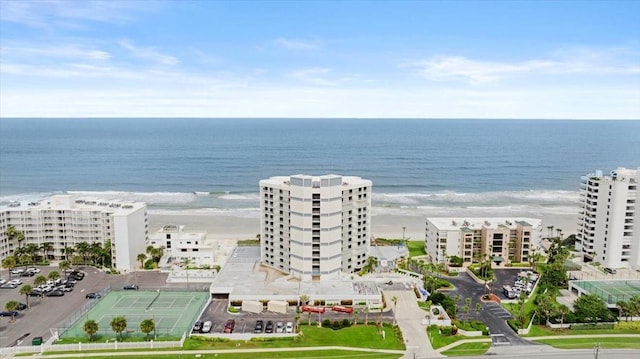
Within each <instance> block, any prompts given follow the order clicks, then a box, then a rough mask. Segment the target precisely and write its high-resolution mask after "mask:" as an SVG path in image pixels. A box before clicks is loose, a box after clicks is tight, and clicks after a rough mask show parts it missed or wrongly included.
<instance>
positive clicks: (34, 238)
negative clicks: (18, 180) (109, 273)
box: [0, 195, 147, 271]
mask: <svg viewBox="0 0 640 359" xmlns="http://www.w3.org/2000/svg"><path fill="white" fill-rule="evenodd" d="M9 226H13V227H14V228H15V229H17V230H18V231H21V232H22V233H23V234H24V240H23V241H22V243H17V241H16V240H12V239H10V238H9V237H8V236H7V234H6V231H7V228H8V227H9ZM146 239H147V205H146V204H145V203H142V202H125V201H113V200H100V199H96V198H84V197H78V196H74V195H56V196H52V197H49V198H46V199H44V200H41V201H39V202H31V203H20V202H11V203H9V204H8V205H6V206H2V207H0V260H1V259H4V258H6V257H7V256H10V255H13V253H14V252H15V251H16V249H17V248H18V246H19V245H20V246H25V245H27V244H35V245H37V246H39V247H42V245H43V244H44V243H50V244H51V245H52V250H51V251H49V252H48V253H47V255H48V256H49V259H51V260H62V259H66V258H67V254H66V253H65V249H66V248H67V247H74V246H75V245H76V244H77V243H80V242H87V243H88V244H92V243H96V242H97V243H100V244H101V245H104V244H105V242H106V241H107V240H110V241H111V260H112V263H113V266H114V268H116V269H118V270H122V271H130V270H134V269H135V265H136V256H137V255H138V254H139V253H144V252H145V243H146Z"/></svg>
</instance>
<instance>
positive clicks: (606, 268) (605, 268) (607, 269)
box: [604, 267, 617, 274]
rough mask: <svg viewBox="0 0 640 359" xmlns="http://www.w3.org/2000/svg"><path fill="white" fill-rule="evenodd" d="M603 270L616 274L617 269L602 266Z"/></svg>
mask: <svg viewBox="0 0 640 359" xmlns="http://www.w3.org/2000/svg"><path fill="white" fill-rule="evenodd" d="M604 271H605V272H607V273H609V274H616V273H617V271H616V270H615V269H614V268H610V267H604Z"/></svg>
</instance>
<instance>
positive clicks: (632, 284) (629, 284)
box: [572, 280, 640, 304]
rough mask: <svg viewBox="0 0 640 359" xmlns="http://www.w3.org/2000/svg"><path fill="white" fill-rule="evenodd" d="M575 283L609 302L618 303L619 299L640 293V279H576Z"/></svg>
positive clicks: (625, 298)
mask: <svg viewBox="0 0 640 359" xmlns="http://www.w3.org/2000/svg"><path fill="white" fill-rule="evenodd" d="M572 283H573V285H575V286H578V287H580V288H582V289H584V290H586V291H587V292H588V293H589V294H597V295H599V296H600V298H602V299H603V300H604V301H605V302H606V303H607V304H616V303H617V302H618V301H619V300H625V301H626V300H629V299H630V298H631V297H633V296H634V295H640V280H608V281H602V280H576V281H573V282H572Z"/></svg>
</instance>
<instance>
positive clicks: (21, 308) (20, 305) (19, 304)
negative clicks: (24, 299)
mask: <svg viewBox="0 0 640 359" xmlns="http://www.w3.org/2000/svg"><path fill="white" fill-rule="evenodd" d="M25 309H27V305H26V304H24V303H18V310H25Z"/></svg>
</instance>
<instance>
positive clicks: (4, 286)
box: [0, 283, 18, 289]
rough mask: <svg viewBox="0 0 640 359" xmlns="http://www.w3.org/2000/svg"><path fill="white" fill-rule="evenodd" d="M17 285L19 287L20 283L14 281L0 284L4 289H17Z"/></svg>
mask: <svg viewBox="0 0 640 359" xmlns="http://www.w3.org/2000/svg"><path fill="white" fill-rule="evenodd" d="M16 287H18V285H17V284H13V283H5V284H3V285H0V288H2V289H15V288H16Z"/></svg>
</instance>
